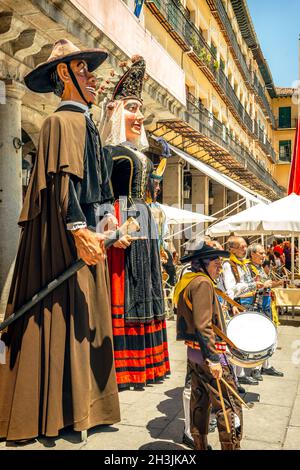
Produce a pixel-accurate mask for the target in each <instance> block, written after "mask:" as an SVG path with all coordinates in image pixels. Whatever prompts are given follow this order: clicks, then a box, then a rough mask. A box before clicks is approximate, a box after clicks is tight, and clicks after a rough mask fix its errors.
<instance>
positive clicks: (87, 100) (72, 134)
mask: <svg viewBox="0 0 300 470" xmlns="http://www.w3.org/2000/svg"><path fill="white" fill-rule="evenodd" d="M106 57H107V54H106V53H105V52H103V51H101V50H100V49H89V50H85V51H80V50H79V49H78V48H77V47H76V46H74V44H72V43H71V42H70V41H68V40H65V39H62V40H60V41H57V43H55V45H54V48H53V51H52V54H51V56H50V57H49V59H48V60H47V62H45V63H43V64H40V65H39V66H38V67H37V68H36V69H34V70H33V71H32V72H30V74H28V75H27V77H25V83H26V85H27V86H28V88H30V89H31V90H32V91H35V92H41V93H45V92H51V91H52V92H53V91H54V92H55V93H56V94H57V95H59V96H60V97H61V98H62V102H61V104H60V106H59V107H58V109H57V110H56V112H55V113H54V114H52V115H50V116H49V117H48V118H47V119H46V120H45V122H44V124H43V127H42V129H41V133H40V139H39V146H38V152H37V156H36V161H35V166H34V170H33V174H32V177H31V181H30V185H29V188H28V191H27V194H26V198H25V202H24V206H23V209H22V213H21V216H20V219H19V224H20V225H21V227H22V233H21V239H20V244H19V249H18V253H17V259H16V265H15V271H14V276H13V281H12V287H11V291H10V296H9V301H8V306H7V310H6V318H8V317H9V316H10V315H11V314H12V313H13V312H14V311H16V310H17V309H18V308H19V307H21V306H22V305H23V304H24V303H25V302H26V301H28V300H29V299H31V297H32V296H33V295H34V294H35V293H37V292H39V291H40V290H41V288H42V287H44V286H45V285H47V284H48V283H49V282H50V281H51V280H52V279H55V278H56V277H57V276H58V275H59V274H60V273H62V272H64V271H65V270H66V269H67V268H68V267H69V266H70V265H72V264H73V263H74V261H75V260H76V259H77V258H78V257H79V258H82V259H83V261H85V262H86V264H87V265H86V266H84V267H83V268H82V269H81V270H80V271H78V272H77V273H76V274H75V275H74V276H73V277H72V278H70V279H69V280H68V281H66V282H65V283H64V284H62V285H61V286H59V287H58V288H57V289H56V290H54V291H53V292H52V293H51V294H50V295H48V296H47V297H46V298H45V299H44V300H43V301H41V302H39V303H38V304H37V305H35V306H34V307H33V308H32V309H31V310H29V311H28V312H27V313H26V314H25V315H23V316H22V317H21V318H19V319H18V320H17V321H15V322H14V323H12V324H11V325H10V326H9V327H8V328H7V331H5V332H4V334H2V340H3V341H5V343H6V347H7V358H6V364H5V365H0V438H6V439H7V440H22V439H30V438H35V437H37V436H39V435H45V436H57V435H58V433H59V430H60V429H62V428H64V427H66V426H73V428H74V430H76V431H83V430H87V429H89V428H91V427H92V426H95V425H99V424H113V423H116V422H118V421H119V420H120V412H119V401H118V390H117V384H116V374H115V368H114V359H113V342H112V325H111V310H110V295H109V284H110V283H109V277H108V270H107V265H106V260H105V253H104V244H103V240H104V236H103V234H100V233H93V232H92V231H90V230H89V229H88V227H89V226H95V224H96V222H97V214H96V210H100V205H101V204H103V203H104V202H106V201H108V202H109V201H110V198H111V194H110V190H109V184H108V183H109V181H108V178H107V169H106V166H105V164H104V159H103V154H102V149H101V143H100V139H99V135H98V131H97V129H96V127H95V125H94V123H93V121H92V119H91V116H90V114H89V107H90V106H91V105H92V104H93V103H94V102H95V97H96V84H97V81H96V77H95V76H94V74H93V73H92V72H93V71H94V70H95V69H96V68H97V67H98V66H99V65H100V64H101V63H102V62H103V61H104V60H105V59H106ZM101 207H102V206H101ZM109 217H110V216H107V219H108V220H109ZM111 217H112V216H111Z"/></svg>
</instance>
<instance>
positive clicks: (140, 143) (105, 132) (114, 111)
mask: <svg viewBox="0 0 300 470" xmlns="http://www.w3.org/2000/svg"><path fill="white" fill-rule="evenodd" d="M125 102H126V100H115V101H114V102H108V101H105V100H104V101H103V104H102V105H103V108H102V119H101V121H100V137H101V142H102V145H103V146H104V145H119V144H122V143H124V142H126V140H127V139H126V132H125V113H124V104H125ZM110 103H113V104H114V107H112V106H110ZM133 144H134V145H135V146H136V147H137V149H138V150H140V151H142V150H145V149H147V148H148V147H149V144H148V140H147V137H146V132H145V128H144V125H143V124H142V126H141V135H140V137H139V139H138V140H137V141H134V142H133Z"/></svg>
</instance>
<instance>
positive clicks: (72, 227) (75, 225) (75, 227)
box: [67, 222, 87, 231]
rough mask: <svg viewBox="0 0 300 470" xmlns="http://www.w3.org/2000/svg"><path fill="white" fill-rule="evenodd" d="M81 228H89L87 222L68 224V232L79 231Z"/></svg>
mask: <svg viewBox="0 0 300 470" xmlns="http://www.w3.org/2000/svg"><path fill="white" fill-rule="evenodd" d="M80 228H87V224H86V222H72V223H70V224H67V230H71V231H73V230H79V229H80Z"/></svg>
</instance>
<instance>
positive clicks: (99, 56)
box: [24, 39, 108, 93]
mask: <svg viewBox="0 0 300 470" xmlns="http://www.w3.org/2000/svg"><path fill="white" fill-rule="evenodd" d="M107 56H108V54H107V52H105V51H103V50H102V49H96V48H95V49H85V50H83V51H81V50H80V49H79V48H78V47H77V46H75V44H73V43H72V42H71V41H69V40H68V39H60V40H59V41H56V43H55V44H54V46H53V50H52V52H51V54H50V57H49V58H48V60H47V61H46V62H43V63H41V64H39V65H38V66H37V67H36V68H35V69H34V70H32V71H31V72H30V73H29V74H28V75H26V77H24V81H25V83H26V85H27V87H28V88H29V89H30V90H32V91H35V92H37V93H49V92H51V91H53V84H52V82H51V74H52V73H53V72H54V71H55V70H56V66H57V65H58V64H59V63H61V62H64V63H67V62H71V60H85V62H86V63H87V65H88V69H89V71H90V72H93V71H94V70H96V68H97V67H99V65H101V64H102V62H104V61H105V59H106V58H107Z"/></svg>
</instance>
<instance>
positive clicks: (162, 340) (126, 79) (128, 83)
mask: <svg viewBox="0 0 300 470" xmlns="http://www.w3.org/2000/svg"><path fill="white" fill-rule="evenodd" d="M132 62H133V64H132V66H131V68H129V70H127V71H126V72H125V74H124V75H123V76H122V77H121V78H120V80H119V82H118V83H117V85H116V87H115V89H114V92H113V96H112V100H111V102H110V103H109V105H108V107H107V114H106V118H105V120H104V125H103V128H102V132H101V135H102V140H103V144H105V147H104V149H105V151H106V153H107V158H108V160H109V161H112V162H113V171H112V178H111V182H112V187H113V192H114V197H115V210H116V216H117V217H118V218H119V220H120V221H121V219H122V216H125V217H127V216H128V215H133V216H138V220H139V222H140V226H141V236H145V237H146V239H145V240H135V241H133V242H132V244H131V246H130V247H129V248H128V249H127V250H126V251H123V250H119V249H118V248H116V249H112V250H111V252H110V253H109V263H110V272H111V279H112V315H113V332H114V348H115V363H116V372H117V381H118V386H119V389H120V390H123V389H126V388H130V387H133V388H141V387H143V386H144V385H146V384H148V383H152V382H155V381H158V380H161V379H163V378H164V377H165V376H166V375H167V374H168V373H169V372H170V366H169V356H168V344H167V335H166V323H165V305H164V296H163V289H162V277H161V265H160V257H159V249H158V243H157V229H156V226H155V222H154V219H153V217H152V215H151V210H150V207H149V206H148V204H147V203H146V189H147V185H148V179H149V176H150V174H151V173H152V171H153V165H152V162H151V160H150V159H148V158H147V157H146V155H145V154H144V153H143V152H142V150H143V149H145V148H147V146H148V142H147V138H146V134H145V129H144V126H143V121H144V116H143V103H142V99H141V92H142V85H143V79H144V74H145V61H144V59H143V58H142V57H140V56H135V57H134V58H133V59H132Z"/></svg>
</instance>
